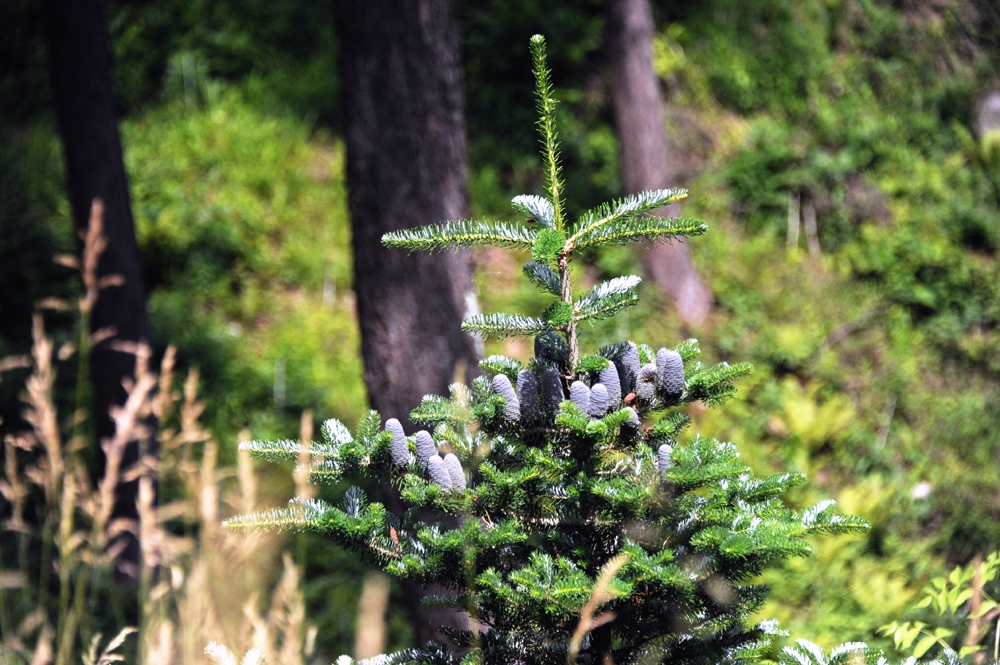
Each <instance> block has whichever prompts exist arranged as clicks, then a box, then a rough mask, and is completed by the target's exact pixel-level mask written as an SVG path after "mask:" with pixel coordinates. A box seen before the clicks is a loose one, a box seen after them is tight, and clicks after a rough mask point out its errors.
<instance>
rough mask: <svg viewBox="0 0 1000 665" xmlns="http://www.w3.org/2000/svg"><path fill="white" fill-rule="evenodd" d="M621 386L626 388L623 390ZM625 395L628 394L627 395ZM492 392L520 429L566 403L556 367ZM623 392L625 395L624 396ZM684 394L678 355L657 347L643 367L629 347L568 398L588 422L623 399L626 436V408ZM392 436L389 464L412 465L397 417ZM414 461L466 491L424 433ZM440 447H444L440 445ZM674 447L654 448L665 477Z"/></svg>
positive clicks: (497, 382)
mask: <svg viewBox="0 0 1000 665" xmlns="http://www.w3.org/2000/svg"><path fill="white" fill-rule="evenodd" d="M623 388H624V390H623ZM626 391H627V392H626ZM493 392H495V393H497V394H498V395H500V396H501V397H503V398H504V402H505V404H504V419H505V420H507V421H508V422H510V423H521V424H522V425H524V426H527V427H531V426H540V425H544V424H552V423H553V422H554V421H555V418H556V415H557V414H558V413H559V405H560V404H562V402H563V401H564V400H565V399H566V395H565V391H564V390H563V382H562V377H561V376H560V375H559V372H558V371H557V370H555V369H551V368H550V369H545V370H543V371H542V372H541V376H540V377H539V376H537V375H536V374H535V372H534V371H532V370H530V369H525V370H522V371H521V372H520V373H519V374H518V375H517V388H516V390H515V388H514V386H513V384H511V382H510V379H508V378H507V376H506V375H505V374H497V375H496V376H494V377H493ZM623 392H624V393H625V394H624V395H623ZM683 394H684V362H683V361H682V359H681V356H680V354H679V353H677V352H676V351H671V350H669V349H660V350H659V351H657V352H656V364H655V365H654V364H653V363H648V364H646V365H641V364H640V360H639V349H638V347H637V346H636V345H635V344H634V343H632V342H629V343H628V347H627V349H626V351H625V353H623V354H622V355H621V357H620V358H619V359H617V360H615V361H614V363H609V364H608V366H607V367H605V368H604V369H602V370H600V372H598V373H597V376H596V380H595V381H593V382H592V384H591V385H589V386H588V385H587V384H586V383H584V382H583V381H580V380H577V381H574V382H573V383H572V384H571V385H570V387H569V400H570V401H571V402H573V404H575V405H576V407H577V408H578V409H579V410H580V411H581V412H582V413H584V414H587V415H588V416H590V417H591V418H602V417H603V416H605V415H606V414H608V413H611V412H614V411H617V410H618V409H619V407H620V406H621V404H622V402H623V401H624V402H625V404H626V406H625V408H626V409H627V410H628V411H629V412H630V415H629V417H628V418H627V419H626V420H625V421H624V422H623V423H622V429H623V430H624V431H625V432H626V433H627V435H628V436H629V437H631V436H634V435H635V434H637V433H638V431H639V427H640V425H639V414H638V413H637V412H636V410H635V408H634V407H633V406H631V405H629V404H630V403H631V402H633V401H635V402H638V403H640V404H649V403H650V402H652V401H653V400H654V399H655V398H656V397H659V399H660V400H661V401H662V402H664V403H666V404H676V403H677V402H679V401H680V399H681V397H682V396H683ZM385 429H386V431H388V432H391V433H392V437H393V440H392V447H391V449H390V450H391V454H392V461H393V463H394V464H395V465H396V466H407V465H408V464H409V463H410V449H409V446H408V444H407V441H406V433H405V432H404V431H403V426H402V425H401V424H400V422H399V421H398V420H397V419H395V418H390V419H389V420H387V421H386V423H385ZM414 438H415V439H416V457H417V462H418V463H419V464H420V468H421V469H422V470H423V471H425V472H426V473H427V475H428V476H430V479H431V480H432V481H433V482H434V483H435V484H437V485H438V486H439V487H440V488H441V489H442V490H444V491H445V492H452V491H462V490H464V489H465V487H466V483H465V472H464V471H463V470H462V463H461V462H460V461H459V459H458V457H457V456H456V455H455V454H454V453H447V454H445V455H444V456H443V457H442V456H441V454H440V453H441V452H443V451H441V450H439V446H438V444H435V442H434V438H433V437H432V436H431V435H430V434H429V433H428V432H427V431H426V430H420V431H419V432H417V433H416V435H415V437H414ZM441 443H442V444H447V442H446V441H442V442H441ZM672 452H673V448H672V447H671V446H670V444H667V443H664V444H662V445H660V447H659V449H658V450H657V469H658V470H659V472H660V474H663V473H664V472H665V471H666V470H667V468H668V467H669V466H670V455H671V453H672Z"/></svg>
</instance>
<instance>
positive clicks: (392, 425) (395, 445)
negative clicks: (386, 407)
mask: <svg viewBox="0 0 1000 665" xmlns="http://www.w3.org/2000/svg"><path fill="white" fill-rule="evenodd" d="M385 431H386V432H392V447H391V448H389V453H390V454H391V455H392V463H393V464H395V465H396V466H406V465H407V464H409V463H410V449H409V447H407V445H406V433H405V432H404V431H403V426H402V425H401V424H400V422H399V421H398V420H396V419H395V418H389V420H387V421H385Z"/></svg>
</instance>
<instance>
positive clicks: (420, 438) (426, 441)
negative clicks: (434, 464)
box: [416, 429, 437, 469]
mask: <svg viewBox="0 0 1000 665" xmlns="http://www.w3.org/2000/svg"><path fill="white" fill-rule="evenodd" d="M416 438H417V461H418V462H420V468H421V469H426V468H427V460H429V459H430V458H431V457H432V456H434V455H436V454H437V446H435V445H434V439H433V437H431V435H430V434H429V433H428V432H427V430H423V429H422V430H420V431H419V432H417V437H416Z"/></svg>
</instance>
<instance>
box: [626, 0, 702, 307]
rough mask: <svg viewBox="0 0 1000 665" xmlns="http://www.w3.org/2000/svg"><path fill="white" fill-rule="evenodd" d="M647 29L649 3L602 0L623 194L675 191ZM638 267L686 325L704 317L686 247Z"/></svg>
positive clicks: (662, 251) (656, 252)
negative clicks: (605, 5)
mask: <svg viewBox="0 0 1000 665" xmlns="http://www.w3.org/2000/svg"><path fill="white" fill-rule="evenodd" d="M653 29H654V25H653V11H652V8H651V7H650V3H649V0H608V33H607V38H608V47H609V48H608V50H609V55H610V60H611V95H612V104H613V106H614V112H615V123H616V125H617V129H618V141H619V143H620V144H621V173H622V184H623V185H624V187H625V191H626V193H628V194H635V193H637V192H640V191H642V190H645V189H658V188H661V187H676V186H677V181H678V175H679V174H678V172H677V169H676V168H675V165H674V164H673V163H672V162H671V160H670V151H669V147H668V143H667V136H666V131H665V130H664V128H663V98H662V95H661V93H660V85H659V81H658V80H657V77H656V73H655V72H654V71H653V48H652V40H653ZM676 206H677V204H674V206H672V207H674V208H676ZM671 212H672V213H673V214H675V215H676V214H678V213H677V211H676V210H673V211H671ZM659 214H662V215H664V216H666V215H667V214H668V213H666V212H661V213H659ZM643 261H644V263H645V266H646V272H647V273H648V274H649V276H650V277H652V279H653V281H655V282H656V283H657V285H659V287H660V288H661V289H662V290H663V291H664V293H666V294H667V296H668V297H669V298H670V299H671V300H672V301H673V303H674V306H675V307H677V312H678V314H680V317H681V319H682V320H683V321H684V322H685V323H686V324H688V325H697V324H698V323H700V322H701V321H703V320H704V319H705V317H706V316H708V313H709V312H710V311H711V309H712V293H711V291H710V290H709V289H708V287H707V286H706V285H705V283H704V282H703V281H702V280H701V278H700V277H699V275H698V271H697V269H696V268H695V267H694V264H693V263H692V262H691V254H690V252H688V249H687V246H686V245H684V244H682V243H680V242H676V241H675V242H674V243H673V244H670V245H655V246H654V247H653V248H652V249H650V250H649V251H647V252H646V253H645V254H644V256H643Z"/></svg>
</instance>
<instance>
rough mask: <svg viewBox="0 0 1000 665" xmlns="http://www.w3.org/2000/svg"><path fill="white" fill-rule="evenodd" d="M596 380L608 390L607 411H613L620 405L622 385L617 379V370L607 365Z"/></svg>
mask: <svg viewBox="0 0 1000 665" xmlns="http://www.w3.org/2000/svg"><path fill="white" fill-rule="evenodd" d="M598 379H599V380H600V382H601V383H602V384H604V387H605V388H607V389H608V410H609V411H614V410H615V409H617V408H618V405H619V404H621V403H622V385H621V381H620V380H619V378H618V369H617V368H616V367H615V366H614V365H608V366H607V367H605V368H604V369H602V370H601V373H600V374H599V375H598Z"/></svg>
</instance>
